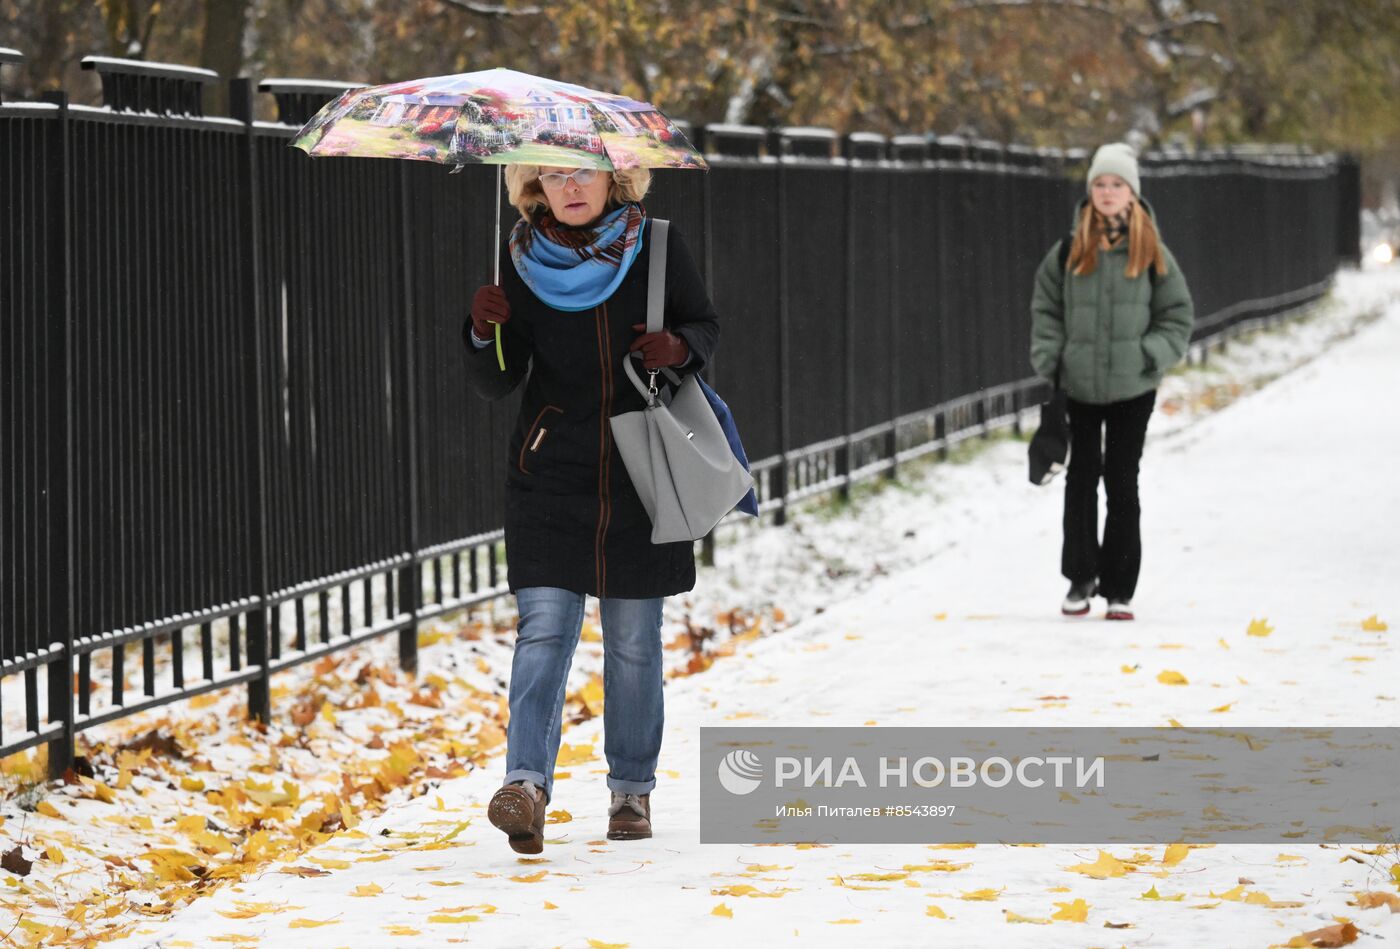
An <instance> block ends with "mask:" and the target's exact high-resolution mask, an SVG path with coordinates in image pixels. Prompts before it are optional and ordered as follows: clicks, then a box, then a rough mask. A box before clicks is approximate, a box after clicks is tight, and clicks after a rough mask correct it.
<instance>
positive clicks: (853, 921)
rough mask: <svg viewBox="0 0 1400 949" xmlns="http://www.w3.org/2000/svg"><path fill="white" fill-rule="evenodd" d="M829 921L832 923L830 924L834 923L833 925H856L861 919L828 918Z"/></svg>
mask: <svg viewBox="0 0 1400 949" xmlns="http://www.w3.org/2000/svg"><path fill="white" fill-rule="evenodd" d="M827 922H828V923H830V924H831V925H833V926H854V925H855V924H856V923H859V922H860V920H858V919H828V920H827Z"/></svg>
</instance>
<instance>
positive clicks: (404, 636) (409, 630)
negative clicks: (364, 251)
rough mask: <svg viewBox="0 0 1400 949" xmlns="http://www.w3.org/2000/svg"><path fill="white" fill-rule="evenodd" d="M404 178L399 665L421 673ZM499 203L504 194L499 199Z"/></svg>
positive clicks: (414, 384)
mask: <svg viewBox="0 0 1400 949" xmlns="http://www.w3.org/2000/svg"><path fill="white" fill-rule="evenodd" d="M398 166H399V167H398V179H399V188H398V192H399V207H398V215H399V227H400V231H399V236H400V241H399V248H400V250H399V253H400V254H401V255H402V257H401V260H402V266H403V270H402V274H403V277H402V279H403V286H402V288H401V292H402V298H401V299H402V300H403V327H402V332H403V352H402V353H401V354H400V356H399V358H400V360H401V363H400V366H401V369H402V372H401V373H400V385H401V386H402V387H403V388H402V391H401V392H399V393H398V396H399V398H398V406H399V428H400V431H399V438H400V439H401V442H400V445H401V446H402V451H403V458H404V468H403V470H402V471H401V475H402V477H403V481H404V484H405V491H404V492H403V497H404V529H405V531H406V533H407V535H408V536H407V542H408V557H409V560H408V563H407V564H405V565H404V567H403V569H402V570H401V571H400V572H399V584H398V586H399V591H398V592H399V612H401V613H407V614H409V619H408V622H407V624H406V625H405V626H404V628H403V629H401V630H399V665H400V666H401V667H402V668H403V669H404V671H405V672H417V671H418V609H419V606H420V605H421V601H422V599H423V579H422V564H421V563H419V560H418V412H417V406H418V380H417V375H416V373H415V371H414V368H415V367H414V357H415V356H416V352H415V347H416V346H417V344H418V332H417V326H416V320H417V313H416V305H415V302H414V295H413V244H412V240H413V231H412V227H411V221H410V219H409V213H410V205H409V200H408V164H407V162H399V163H398ZM496 200H497V201H499V200H500V195H499V194H497V195H496Z"/></svg>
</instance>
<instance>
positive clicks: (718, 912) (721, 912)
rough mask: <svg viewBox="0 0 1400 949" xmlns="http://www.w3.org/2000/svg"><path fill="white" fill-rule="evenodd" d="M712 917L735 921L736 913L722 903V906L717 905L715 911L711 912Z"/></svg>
mask: <svg viewBox="0 0 1400 949" xmlns="http://www.w3.org/2000/svg"><path fill="white" fill-rule="evenodd" d="M710 915H711V916H723V917H724V918H725V919H733V918H734V911H733V910H732V909H730V908H729V907H728V906H727V905H725V904H724V903H720V904H719V905H717V906H716V907H715V908H714V909H712V910H710Z"/></svg>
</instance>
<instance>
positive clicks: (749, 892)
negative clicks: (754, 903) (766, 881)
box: [710, 883, 792, 899]
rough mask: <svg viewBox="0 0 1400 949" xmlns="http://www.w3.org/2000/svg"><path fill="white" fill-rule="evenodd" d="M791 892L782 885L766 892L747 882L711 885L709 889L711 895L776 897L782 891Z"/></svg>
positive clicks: (780, 894)
mask: <svg viewBox="0 0 1400 949" xmlns="http://www.w3.org/2000/svg"><path fill="white" fill-rule="evenodd" d="M791 892H792V890H791V889H787V888H784V887H778V888H777V889H776V890H769V891H767V892H764V891H763V890H760V889H759V888H758V887H756V886H750V885H749V884H747V883H735V884H733V885H731V886H717V887H712V888H711V889H710V895H711V896H752V897H767V898H769V899H776V898H777V897H780V896H782V895H783V894H784V893H791Z"/></svg>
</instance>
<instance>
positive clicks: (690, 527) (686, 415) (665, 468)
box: [610, 218, 753, 544]
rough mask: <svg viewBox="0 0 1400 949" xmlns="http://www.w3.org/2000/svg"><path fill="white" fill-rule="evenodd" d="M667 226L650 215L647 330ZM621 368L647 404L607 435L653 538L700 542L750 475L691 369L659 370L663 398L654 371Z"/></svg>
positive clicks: (654, 315) (660, 289) (660, 305)
mask: <svg viewBox="0 0 1400 949" xmlns="http://www.w3.org/2000/svg"><path fill="white" fill-rule="evenodd" d="M668 231H669V222H667V221H660V220H656V219H655V218H653V219H652V222H651V268H650V270H649V271H648V272H647V332H648V333H657V332H660V331H661V329H662V324H663V310H664V308H665V301H666V238H667V233H668ZM623 369H624V371H625V372H626V373H627V378H629V379H631V380H632V384H633V385H634V386H636V387H637V391H638V392H640V393H641V394H642V398H644V399H645V400H646V407H645V408H644V409H642V410H641V411H639V412H625V413H623V414H622V415H615V416H613V417H612V419H611V420H610V421H611V423H612V433H613V441H615V442H616V443H617V448H618V451H619V452H620V453H621V454H622V461H623V463H624V464H625V465H626V466H627V474H628V475H630V476H631V478H632V485H633V486H634V487H635V488H636V489H637V495H638V497H640V498H641V499H642V506H643V507H645V508H646V512H647V514H648V515H650V517H651V542H652V543H653V544H670V543H675V542H676V541H682V540H699V539H700V538H702V537H704V536H705V535H706V534H708V533H709V532H710V531H711V530H713V529H714V527H715V525H716V524H718V523H719V522H720V521H721V520H722V519H723V518H724V516H725V515H726V514H728V513H729V512H730V511H732V510H733V509H734V506H735V505H736V504H738V503H739V501H740V500H742V499H743V497H744V495H745V494H747V493H748V491H749V488H751V487H753V478H752V476H750V475H749V473H748V472H747V471H745V470H744V466H743V465H741V464H740V463H739V461H738V459H737V458H735V457H734V451H733V450H732V449H731V448H730V447H729V441H728V439H726V438H725V435H724V429H722V428H720V424H719V420H718V419H716V418H715V412H714V409H712V408H711V407H710V403H709V400H707V399H706V398H705V394H704V393H703V392H701V391H700V387H699V385H697V384H696V382H695V377H694V376H693V375H689V374H687V375H685V376H684V377H678V376H677V375H676V374H675V373H672V372H670V371H669V370H662V371H664V372H665V373H666V375H667V377H668V378H669V379H671V380H672V381H674V382H676V383H677V386H676V390H675V393H674V394H672V395H671V396H670V398H669V399H668V398H666V395H665V393H664V392H663V391H662V390H660V389H658V388H657V385H656V376H657V371H655V370H647V375H648V380H647V382H646V383H643V382H642V380H641V377H640V376H639V375H638V373H637V367H636V365H635V362H634V360H633V358H632V356H630V355H629V356H628V357H627V359H625V360H624V361H623Z"/></svg>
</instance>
